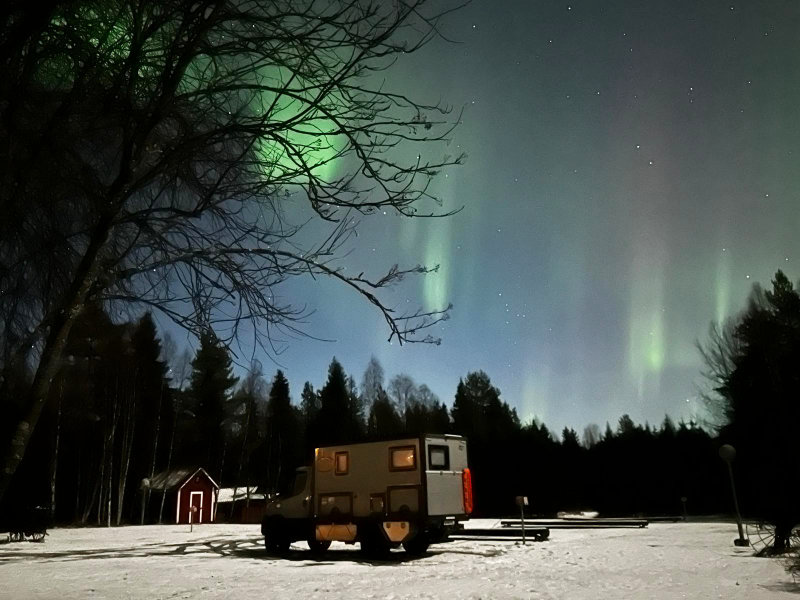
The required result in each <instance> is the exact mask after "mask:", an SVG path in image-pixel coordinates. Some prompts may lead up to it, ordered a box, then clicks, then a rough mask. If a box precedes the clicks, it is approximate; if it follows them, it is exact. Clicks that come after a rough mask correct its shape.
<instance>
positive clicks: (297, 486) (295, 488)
mask: <svg viewBox="0 0 800 600" xmlns="http://www.w3.org/2000/svg"><path fill="white" fill-rule="evenodd" d="M307 478H308V472H307V471H298V472H297V473H295V476H294V483H293V484H292V493H291V495H292V496H297V494H300V493H302V492H303V490H304V489H306V479H307Z"/></svg>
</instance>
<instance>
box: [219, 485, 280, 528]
mask: <svg viewBox="0 0 800 600" xmlns="http://www.w3.org/2000/svg"><path fill="white" fill-rule="evenodd" d="M267 500H268V498H267V495H266V494H263V493H260V492H259V491H258V488H257V487H255V486H242V487H236V488H221V489H220V490H219V495H218V497H217V520H218V521H227V522H229V523H261V517H263V516H264V507H265V506H266V505H267Z"/></svg>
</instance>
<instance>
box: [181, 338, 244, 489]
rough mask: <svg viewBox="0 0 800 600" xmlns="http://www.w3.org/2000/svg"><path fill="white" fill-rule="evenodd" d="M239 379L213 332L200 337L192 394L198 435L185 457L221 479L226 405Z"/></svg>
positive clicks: (225, 349) (193, 369) (226, 351)
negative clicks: (234, 374)
mask: <svg viewBox="0 0 800 600" xmlns="http://www.w3.org/2000/svg"><path fill="white" fill-rule="evenodd" d="M237 380H238V378H236V377H234V376H233V369H232V367H231V357H230V354H229V353H228V349H227V348H226V347H225V346H223V345H222V343H221V342H220V341H219V339H218V338H217V337H216V335H214V333H213V332H211V331H207V332H206V333H204V334H203V335H202V336H201V337H200V348H198V350H197V354H196V355H195V357H194V360H193V361H192V375H191V379H190V384H189V395H190V396H191V398H192V399H193V402H194V415H195V421H194V426H193V427H192V429H193V431H194V433H195V435H194V436H193V437H194V439H193V440H191V441H190V446H191V448H192V452H191V454H190V455H189V456H187V457H185V458H186V459H188V460H190V461H192V462H193V463H197V464H198V466H202V467H204V468H205V469H206V470H207V471H208V472H209V474H210V475H211V476H212V477H213V478H215V479H217V481H218V482H219V480H220V479H221V476H222V471H223V468H224V463H225V451H226V450H227V448H226V447H225V441H226V440H225V424H224V421H225V417H226V410H225V408H226V404H227V401H228V398H229V393H230V390H231V388H232V387H233V386H234V385H235V384H236V382H237Z"/></svg>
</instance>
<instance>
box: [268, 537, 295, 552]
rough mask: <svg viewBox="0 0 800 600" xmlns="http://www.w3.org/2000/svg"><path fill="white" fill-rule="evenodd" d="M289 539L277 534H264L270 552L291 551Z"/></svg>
mask: <svg viewBox="0 0 800 600" xmlns="http://www.w3.org/2000/svg"><path fill="white" fill-rule="evenodd" d="M289 545H290V542H289V540H287V539H285V538H281V537H275V536H271V537H270V536H264V547H265V548H266V549H267V552H269V553H270V554H286V553H287V552H288V551H289Z"/></svg>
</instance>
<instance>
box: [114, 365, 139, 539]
mask: <svg viewBox="0 0 800 600" xmlns="http://www.w3.org/2000/svg"><path fill="white" fill-rule="evenodd" d="M136 375H137V371H136V370H134V373H133V389H132V391H131V400H130V402H128V403H127V407H124V418H123V430H122V447H121V448H120V460H119V481H118V484H117V519H116V524H117V526H119V524H120V523H122V511H123V508H124V507H125V487H126V486H127V483H128V469H129V468H130V465H131V450H132V449H133V436H134V434H135V433H136Z"/></svg>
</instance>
